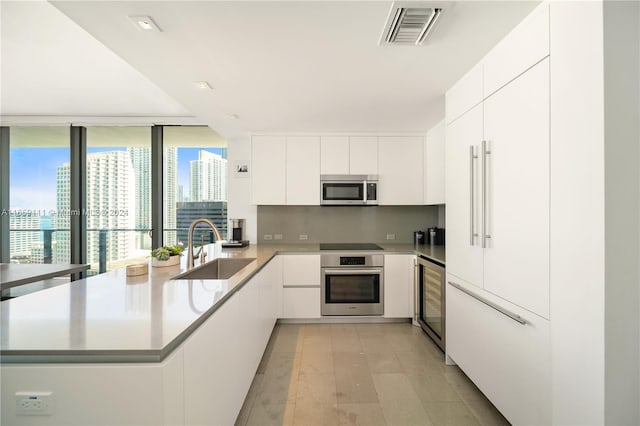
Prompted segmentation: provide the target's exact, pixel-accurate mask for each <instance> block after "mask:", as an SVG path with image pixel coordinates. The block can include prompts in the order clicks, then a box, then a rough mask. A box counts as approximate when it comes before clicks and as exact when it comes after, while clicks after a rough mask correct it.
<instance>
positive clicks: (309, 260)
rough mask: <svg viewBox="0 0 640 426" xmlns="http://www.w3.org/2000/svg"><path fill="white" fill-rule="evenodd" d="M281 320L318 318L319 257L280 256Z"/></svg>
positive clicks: (316, 255)
mask: <svg viewBox="0 0 640 426" xmlns="http://www.w3.org/2000/svg"><path fill="white" fill-rule="evenodd" d="M279 257H282V318H320V303H321V294H320V255H318V254H300V255H296V254H292V255H282V256H279Z"/></svg>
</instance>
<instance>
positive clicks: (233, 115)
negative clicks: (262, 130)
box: [227, 114, 240, 120]
mask: <svg viewBox="0 0 640 426" xmlns="http://www.w3.org/2000/svg"><path fill="white" fill-rule="evenodd" d="M227 117H229V118H230V119H232V120H237V119H238V118H240V117H239V116H238V114H227Z"/></svg>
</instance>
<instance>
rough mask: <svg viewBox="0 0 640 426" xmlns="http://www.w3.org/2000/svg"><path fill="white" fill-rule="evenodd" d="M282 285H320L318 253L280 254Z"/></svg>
mask: <svg viewBox="0 0 640 426" xmlns="http://www.w3.org/2000/svg"><path fill="white" fill-rule="evenodd" d="M282 262H283V263H282V285H283V286H284V287H287V286H296V287H298V286H315V287H318V286H320V255H318V254H311V255H308V254H300V255H296V254H292V255H286V256H282Z"/></svg>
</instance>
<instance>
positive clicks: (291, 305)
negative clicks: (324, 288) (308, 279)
mask: <svg viewBox="0 0 640 426" xmlns="http://www.w3.org/2000/svg"><path fill="white" fill-rule="evenodd" d="M282 295H283V299H282V317H283V318H294V319H298V318H320V296H321V295H320V287H285V288H284V289H283V291H282Z"/></svg>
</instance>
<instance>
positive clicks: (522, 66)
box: [483, 3, 549, 98]
mask: <svg viewBox="0 0 640 426" xmlns="http://www.w3.org/2000/svg"><path fill="white" fill-rule="evenodd" d="M547 55H549V4H548V3H547V4H542V5H540V6H538V7H537V8H536V9H534V10H533V12H531V13H530V14H529V16H527V17H526V18H525V19H524V20H523V21H522V22H521V23H520V24H518V26H517V27H515V28H514V29H513V30H512V31H511V32H510V33H509V34H508V35H507V36H506V37H505V38H504V39H502V41H500V43H498V44H497V45H496V47H494V48H493V49H492V50H491V52H489V53H488V54H487V56H485V58H484V61H483V64H484V97H485V98H487V97H488V96H490V95H491V94H492V93H494V92H495V91H496V90H498V89H500V88H501V87H502V86H504V85H505V84H507V83H508V82H510V81H511V80H513V79H514V78H516V77H517V76H518V75H520V74H522V73H523V72H524V71H526V70H527V69H528V68H530V67H532V66H533V65H535V64H536V63H538V62H539V61H540V60H542V59H543V58H545V57H546V56H547Z"/></svg>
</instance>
